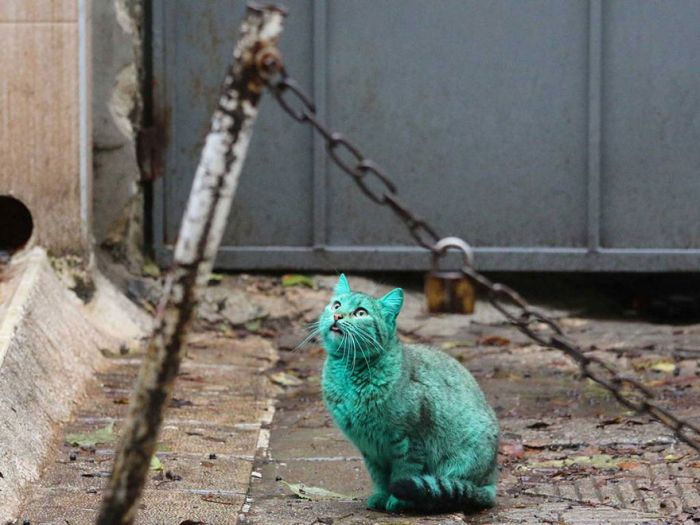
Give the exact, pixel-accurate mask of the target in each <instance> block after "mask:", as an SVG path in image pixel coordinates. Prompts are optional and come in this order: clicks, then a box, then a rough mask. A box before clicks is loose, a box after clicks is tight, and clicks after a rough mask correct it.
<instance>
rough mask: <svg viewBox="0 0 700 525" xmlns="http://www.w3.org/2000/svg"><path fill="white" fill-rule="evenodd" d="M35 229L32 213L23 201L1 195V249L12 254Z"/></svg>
mask: <svg viewBox="0 0 700 525" xmlns="http://www.w3.org/2000/svg"><path fill="white" fill-rule="evenodd" d="M32 231H34V220H33V219H32V213H31V212H30V211H29V208H27V207H26V206H25V205H24V203H22V201H20V200H17V199H15V198H14V197H10V196H9V195H0V251H3V252H7V253H9V254H12V253H14V252H16V251H17V250H19V249H20V248H22V247H23V246H24V245H25V244H27V241H29V238H30V237H31V236H32Z"/></svg>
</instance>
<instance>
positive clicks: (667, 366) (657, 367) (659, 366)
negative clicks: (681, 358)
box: [650, 361, 676, 373]
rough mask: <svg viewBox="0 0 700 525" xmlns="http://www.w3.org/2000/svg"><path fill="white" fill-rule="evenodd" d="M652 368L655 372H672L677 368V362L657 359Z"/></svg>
mask: <svg viewBox="0 0 700 525" xmlns="http://www.w3.org/2000/svg"><path fill="white" fill-rule="evenodd" d="M650 368H651V370H653V371H654V372H666V373H671V372H673V371H674V370H675V369H676V363H673V362H672V361H657V362H656V363H654V364H652V365H651V367H650Z"/></svg>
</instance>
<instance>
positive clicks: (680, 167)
mask: <svg viewBox="0 0 700 525" xmlns="http://www.w3.org/2000/svg"><path fill="white" fill-rule="evenodd" d="M286 4H287V5H288V7H289V11H290V16H289V17H288V21H287V29H286V30H285V34H284V38H283V42H282V50H283V51H284V53H285V62H286V63H287V64H288V68H289V69H290V71H292V72H293V74H294V76H295V77H297V78H298V79H299V80H300V82H302V83H303V84H304V86H305V87H306V88H308V89H309V91H311V92H312V93H313V95H314V97H315V99H316V101H317V102H318V106H319V108H318V109H319V111H320V113H321V114H322V115H323V116H324V117H325V119H326V120H327V121H328V122H329V123H330V124H331V125H332V126H333V127H334V128H336V129H338V130H342V131H343V132H345V133H346V134H347V135H349V136H350V137H352V138H353V140H354V141H355V142H356V143H358V144H359V145H361V146H362V147H363V149H364V150H366V152H367V153H368V154H369V155H371V156H372V157H373V158H375V159H376V160H378V161H379V162H380V163H381V164H382V165H383V166H384V167H385V168H386V169H387V170H388V171H389V172H390V173H391V174H392V176H393V177H394V178H395V179H396V180H397V181H398V182H399V184H400V188H399V192H400V194H401V195H402V197H403V198H404V200H405V201H407V203H409V204H410V205H411V207H412V208H415V209H417V210H418V211H419V212H420V213H421V214H422V215H423V216H425V217H426V218H428V219H430V221H431V222H434V223H435V224H437V225H438V226H439V227H440V233H443V234H444V235H448V234H455V235H459V236H461V237H463V238H465V239H467V240H469V241H470V242H471V243H472V245H473V246H474V247H475V252H476V266H477V267H478V268H481V269H483V270H565V271H570V270H581V271H617V270H621V271H673V270H679V271H687V270H696V269H698V268H700V23H698V21H700V2H698V1H697V0H658V1H655V0H644V1H641V2H640V1H639V0H614V1H613V0H610V1H608V0H604V1H601V0H589V1H588V0H587V1H584V0H576V1H574V0H567V1H563V0H562V1H556V2H552V1H551V0H488V1H485V0H471V1H467V0H435V1H427V0H314V1H310V0H304V1H302V0H292V1H289V2H286ZM243 11H244V3H243V2H242V1H240V0H206V1H202V0H154V13H153V43H154V51H153V53H154V54H153V61H154V76H155V88H154V89H155V92H154V100H155V112H156V117H157V121H158V122H159V125H160V126H162V127H163V130H162V131H163V133H162V136H163V137H165V148H166V149H165V156H164V162H163V166H162V173H163V176H162V177H160V178H159V179H158V180H157V182H156V183H155V191H154V196H155V199H154V201H155V202H154V207H153V213H154V215H153V223H154V228H155V245H156V246H155V248H156V252H157V254H158V257H159V259H160V260H161V261H163V262H166V261H167V260H168V259H169V257H170V253H171V247H172V245H173V243H174V241H175V235H176V234H177V230H178V226H179V220H180V218H181V215H182V211H183V206H184V203H185V201H186V199H187V195H188V193H189V188H190V183H191V180H192V177H193V174H194V169H195V167H196V164H197V160H198V155H199V152H200V149H201V146H202V140H203V138H204V135H205V133H206V130H207V127H208V124H209V122H208V119H209V115H210V114H211V111H212V108H213V104H214V103H215V101H216V98H217V94H218V89H219V83H220V81H221V78H222V75H223V71H224V69H225V65H226V63H227V61H228V55H229V53H230V50H231V46H232V42H233V41H234V39H235V33H236V31H237V27H238V21H239V20H240V18H241V17H242V14H243ZM218 264H219V266H221V267H223V268H230V269H287V268H296V269H323V270H339V269H344V270H417V269H420V270H423V269H426V268H427V267H429V265H430V258H429V256H428V255H427V254H426V253H425V250H421V249H418V248H414V247H413V243H412V241H411V239H410V237H409V236H408V235H407V234H406V233H405V232H404V230H403V229H402V227H401V225H400V223H398V222H397V219H395V218H394V217H392V216H391V214H390V212H389V211H388V210H387V209H385V208H384V209H380V208H379V207H377V206H376V205H374V204H373V203H372V202H370V201H368V200H367V199H365V198H364V196H363V195H362V194H361V193H360V192H359V191H358V190H357V189H356V188H355V186H354V185H353V184H352V182H351V181H350V180H349V178H348V177H344V176H341V174H339V173H338V172H337V171H336V168H334V167H332V166H331V165H329V163H328V162H327V160H326V156H325V150H324V147H323V144H322V142H321V141H320V140H319V139H318V138H317V137H314V136H312V134H311V132H310V130H309V129H307V128H306V127H302V126H299V125H298V124H296V123H295V122H292V121H291V120H290V119H288V118H287V117H286V115H284V114H283V113H282V112H281V111H280V109H279V108H278V107H276V106H275V104H272V103H271V101H270V100H267V101H265V100H264V101H263V107H262V110H261V114H260V118H259V120H258V123H257V124H256V128H255V131H254V136H253V141H252V144H251V150H250V154H249V157H248V161H247V163H246V167H245V169H244V172H243V175H242V177H241V183H240V186H239V191H238V194H237V196H236V199H235V201H234V204H233V212H232V214H231V220H230V224H229V228H228V230H227V232H226V235H225V237H224V242H223V247H222V250H221V253H220V256H219V258H218Z"/></svg>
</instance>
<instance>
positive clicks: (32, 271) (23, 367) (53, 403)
mask: <svg viewBox="0 0 700 525" xmlns="http://www.w3.org/2000/svg"><path fill="white" fill-rule="evenodd" d="M97 293H99V288H98V292H97ZM94 317H95V316H94V314H93V313H92V312H91V311H90V309H89V308H87V307H85V306H83V304H82V303H81V302H80V300H79V299H78V298H77V297H75V296H74V295H73V294H71V293H70V292H69V291H68V290H67V289H66V288H65V286H64V285H63V284H62V283H61V282H60V280H59V278H58V277H57V275H56V274H55V273H54V271H53V269H52V268H51V265H50V263H49V259H48V256H47V255H46V252H45V251H44V250H43V249H41V248H34V249H32V250H30V251H28V252H26V253H23V254H21V255H19V256H16V257H15V258H14V259H13V262H12V263H11V264H10V265H9V266H8V267H7V268H5V269H4V270H3V271H2V273H0V523H5V522H7V521H10V522H11V520H12V519H13V518H14V517H15V513H16V512H17V510H18V507H19V505H20V504H21V499H22V494H23V489H24V488H25V487H26V486H27V484H29V483H31V482H33V481H36V480H37V479H38V478H39V475H40V473H41V468H42V463H43V461H44V459H45V458H46V457H47V455H48V454H49V452H50V449H51V446H52V445H51V443H52V439H53V438H54V435H55V432H56V430H57V429H58V428H59V425H60V424H61V423H62V422H63V421H65V420H66V419H67V418H68V417H69V416H70V414H71V411H72V410H73V408H74V406H75V404H76V402H77V400H78V399H79V398H80V396H81V395H83V393H84V390H85V386H86V384H87V382H88V381H89V380H90V379H91V378H92V377H93V376H94V374H95V372H96V371H97V370H99V369H101V368H102V367H103V366H104V365H105V362H106V359H105V358H104V357H103V356H102V355H101V353H100V351H99V350H100V349H101V348H110V349H113V350H116V349H118V348H119V344H120V341H119V340H118V339H116V338H115V337H113V336H109V335H107V333H106V331H105V330H104V329H100V328H98V327H97V326H96V323H95V322H94V321H95V319H94Z"/></svg>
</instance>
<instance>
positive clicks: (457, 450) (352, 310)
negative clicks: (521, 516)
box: [318, 275, 498, 512]
mask: <svg viewBox="0 0 700 525" xmlns="http://www.w3.org/2000/svg"><path fill="white" fill-rule="evenodd" d="M402 305H403V291H402V290H401V289H400V288H396V289H395V290H392V291H391V292H389V293H388V294H386V295H385V296H384V297H382V298H381V299H374V298H373V297H370V296H368V295H365V294H363V293H358V292H352V291H351V290H350V287H349V285H348V281H347V279H346V278H345V275H341V276H340V279H339V281H338V284H337V286H336V288H335V294H334V296H333V298H332V299H331V302H330V303H329V304H328V306H327V307H326V308H325V309H324V311H323V313H322V314H321V317H320V319H319V322H318V330H319V332H320V334H321V338H322V340H323V346H324V348H325V350H326V353H327V356H326V362H325V364H324V368H323V398H324V401H325V403H326V407H327V408H328V411H329V412H330V413H331V415H332V417H333V419H334V420H335V422H336V424H337V425H338V426H339V427H340V429H341V430H342V431H343V433H344V434H345V435H346V436H347V437H348V438H349V439H350V440H351V441H352V442H353V443H354V444H355V446H357V448H358V449H359V450H360V452H361V453H362V455H363V457H364V460H365V465H366V466H367V470H368V471H369V474H370V476H371V478H372V481H373V485H374V492H373V493H372V495H371V496H370V498H369V500H368V502H367V505H368V507H369V508H371V509H376V510H384V511H388V512H399V511H404V510H415V511H422V512H437V511H454V510H476V509H480V508H486V507H491V506H493V505H494V504H495V501H496V476H497V467H496V454H497V450H498V422H497V420H496V416H495V415H494V413H493V410H491V408H490V407H489V405H488V403H487V401H486V399H485V398H484V394H483V393H482V391H481V389H480V388H479V385H478V384H477V383H476V381H475V380H474V378H473V377H472V375H471V374H470V373H469V372H468V371H467V370H466V369H465V368H464V367H463V366H462V365H460V364H459V363H458V362H457V361H456V360H455V359H453V358H452V357H450V356H448V355H447V354H445V353H443V352H440V351H439V350H436V349H433V348H430V347H426V346H417V345H405V344H402V343H401V342H399V340H398V338H397V336H396V317H397V316H398V315H399V311H400V310H401V307H402Z"/></svg>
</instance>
